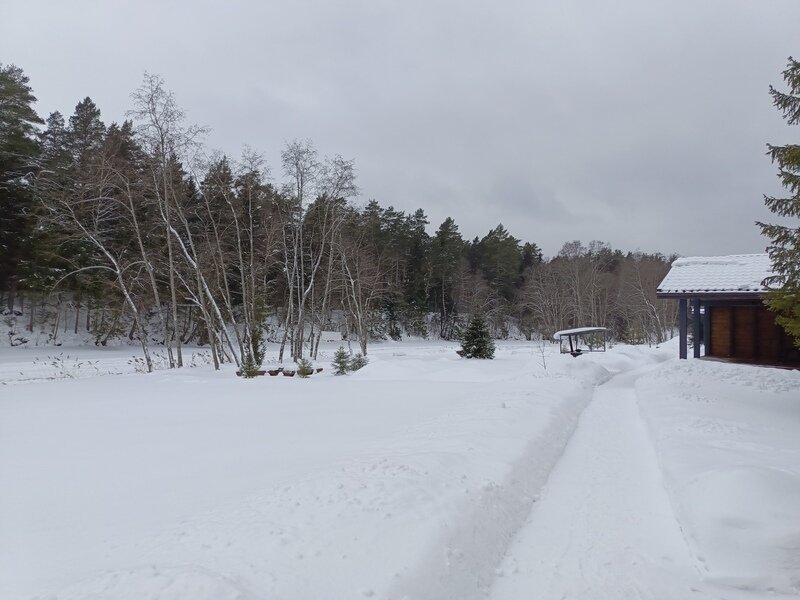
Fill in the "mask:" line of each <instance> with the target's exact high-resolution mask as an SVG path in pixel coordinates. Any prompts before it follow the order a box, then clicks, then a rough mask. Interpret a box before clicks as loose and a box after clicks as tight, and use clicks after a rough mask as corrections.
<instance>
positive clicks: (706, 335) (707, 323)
mask: <svg viewBox="0 0 800 600" xmlns="http://www.w3.org/2000/svg"><path fill="white" fill-rule="evenodd" d="M711 310H712V309H711V307H710V306H708V305H706V314H705V315H703V345H705V348H706V352H705V355H706V356H711V353H712V352H713V351H714V350H713V349H712V348H711Z"/></svg>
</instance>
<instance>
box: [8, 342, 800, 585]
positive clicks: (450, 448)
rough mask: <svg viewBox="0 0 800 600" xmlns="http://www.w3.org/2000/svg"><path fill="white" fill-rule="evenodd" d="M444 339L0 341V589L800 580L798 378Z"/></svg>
mask: <svg viewBox="0 0 800 600" xmlns="http://www.w3.org/2000/svg"><path fill="white" fill-rule="evenodd" d="M454 350H455V346H454V345H450V344H444V343H435V342H402V343H387V344H381V345H375V346H374V347H373V348H371V350H370V364H369V365H368V366H367V367H365V368H364V369H362V370H361V371H359V372H357V373H355V374H352V375H350V376H347V377H333V376H332V375H331V374H330V373H329V371H330V368H329V366H328V364H327V363H328V361H329V360H330V355H331V354H332V351H333V348H327V349H326V350H325V355H326V356H325V360H323V361H321V366H325V367H326V371H325V372H323V373H321V374H318V375H314V376H313V377H311V378H309V379H307V380H301V379H298V378H287V377H280V376H279V377H275V378H272V377H263V378H258V379H255V380H241V379H239V378H237V377H235V376H234V375H233V372H232V369H231V368H230V367H229V368H227V369H225V370H223V371H221V372H214V371H213V370H212V369H211V368H210V366H208V365H207V364H204V358H203V357H202V354H201V351H200V350H195V351H194V352H195V353H196V356H197V358H196V360H195V364H196V367H195V368H191V369H183V370H179V371H159V372H156V373H153V374H149V375H146V374H138V373H135V370H136V364H135V361H131V357H132V356H133V355H134V354H135V352H136V350H135V348H126V347H122V348H113V349H112V348H108V349H106V348H101V349H94V348H92V349H91V350H84V349H74V348H72V349H63V348H59V349H58V351H57V352H54V351H53V349H49V350H48V349H41V348H39V349H37V348H29V349H16V348H15V349H8V350H2V351H0V361H1V362H0V382H2V383H3V384H4V385H0V598H2V599H3V600H5V599H9V600H16V599H20V600H28V599H33V598H36V599H40V600H77V599H87V600H88V599H91V600H100V599H103V600H129V599H130V600H133V599H137V600H139V599H143V598H148V599H154V600H155V599H157V600H216V599H220V600H228V599H231V600H232V599H242V600H268V599H287V600H288V599H293V600H295V599H297V600H302V599H312V598H313V599H319V598H335V599H339V598H342V599H344V598H369V597H373V598H381V599H392V600H401V599H404V598H405V599H408V600H412V599H420V600H423V599H431V600H433V599H444V598H452V599H454V600H456V599H457V600H470V599H479V598H494V599H496V600H501V599H511V598H515V599H524V598H542V599H545V600H547V599H550V598H553V599H558V598H607V599H609V600H610V599H624V598H690V597H691V598H703V599H705V598H761V597H770V598H774V597H776V596H780V595H784V596H791V595H797V594H798V593H800V374H798V373H797V372H793V371H781V370H776V369H757V368H754V367H746V366H737V365H726V364H718V363H711V362H705V361H683V362H681V363H679V362H678V361H677V360H675V359H674V355H675V354H676V352H675V349H674V348H673V347H671V346H670V347H666V348H662V349H649V348H646V347H645V348H639V347H629V346H617V347H615V348H613V349H611V350H610V351H609V352H608V353H606V354H593V355H585V356H581V357H579V358H577V359H575V358H572V357H570V356H568V355H563V356H560V355H557V354H553V353H552V351H553V349H551V348H548V349H547V350H548V354H547V356H546V357H545V358H544V361H543V358H542V356H541V354H540V352H539V349H538V348H537V347H536V346H535V345H533V344H530V343H528V344H526V343H522V342H516V343H505V344H504V343H501V344H500V345H499V348H498V353H497V357H496V359H495V360H493V361H475V360H472V361H470V360H465V359H460V358H458V357H457V356H456V354H455V352H454ZM62 353H63V356H61V357H58V358H56V359H53V357H54V355H58V354H62ZM190 353H191V351H190ZM47 356H50V357H51V359H50V360H49V361H48V360H47V359H46V357H47ZM66 356H69V358H68V359H67V358H65V357H66ZM543 362H544V364H543ZM53 363H55V364H53ZM545 365H546V368H545ZM743 588H744V589H743Z"/></svg>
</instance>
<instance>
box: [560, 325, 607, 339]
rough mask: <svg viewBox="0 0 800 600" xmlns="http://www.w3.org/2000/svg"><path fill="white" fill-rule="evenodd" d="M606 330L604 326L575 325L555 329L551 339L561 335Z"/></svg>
mask: <svg viewBox="0 0 800 600" xmlns="http://www.w3.org/2000/svg"><path fill="white" fill-rule="evenodd" d="M603 331H606V328H605V327H576V328H575V329H563V330H561V331H556V332H555V333H554V334H553V339H554V340H557V339H559V338H561V337H564V336H567V335H582V334H589V333H601V332H603Z"/></svg>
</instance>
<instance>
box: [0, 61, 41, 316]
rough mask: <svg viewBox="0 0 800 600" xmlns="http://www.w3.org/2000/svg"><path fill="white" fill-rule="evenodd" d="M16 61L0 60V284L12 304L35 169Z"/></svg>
mask: <svg viewBox="0 0 800 600" xmlns="http://www.w3.org/2000/svg"><path fill="white" fill-rule="evenodd" d="M28 81H29V80H28V77H26V76H25V74H24V73H23V72H22V69H20V68H19V67H17V66H14V65H5V66H4V65H2V64H0V289H2V290H6V291H8V292H9V294H8V308H12V307H13V303H14V294H15V290H16V287H17V282H18V279H19V272H18V268H19V264H20V262H21V261H27V260H28V259H29V258H30V256H32V255H33V254H34V251H35V248H34V244H33V240H32V236H33V232H34V229H35V219H34V217H33V210H32V208H33V193H32V192H33V187H32V185H31V183H32V175H33V174H34V173H35V172H36V169H37V157H38V154H39V143H38V140H37V129H36V126H37V125H40V124H42V122H43V121H42V119H41V118H40V117H39V115H37V114H36V111H35V110H34V109H33V104H34V103H35V102H36V97H35V96H34V95H33V90H32V89H31V87H30V86H29V85H28Z"/></svg>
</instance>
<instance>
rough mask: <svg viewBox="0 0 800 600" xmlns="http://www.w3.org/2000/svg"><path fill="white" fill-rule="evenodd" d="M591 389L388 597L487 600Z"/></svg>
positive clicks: (564, 409)
mask: <svg viewBox="0 0 800 600" xmlns="http://www.w3.org/2000/svg"><path fill="white" fill-rule="evenodd" d="M592 391H593V389H592V388H585V389H582V390H581V391H580V392H578V393H574V394H572V395H571V396H569V397H568V398H566V399H565V400H564V401H563V402H562V403H561V405H560V406H559V409H558V412H557V414H556V415H554V416H553V418H552V420H551V422H550V423H549V424H548V425H547V426H546V428H545V429H544V430H543V431H540V433H539V435H538V436H537V438H536V439H534V440H533V441H532V442H531V443H530V444H529V445H528V447H527V448H526V451H525V453H524V454H523V455H522V456H521V457H520V458H519V459H517V460H516V461H515V462H514V464H513V465H512V468H511V470H510V473H509V475H508V477H507V478H506V479H505V481H503V482H502V483H501V484H487V485H484V487H483V489H482V490H481V493H480V494H479V495H477V496H476V495H473V497H472V498H471V499H470V500H468V501H467V503H466V505H465V506H464V507H463V508H462V509H461V511H460V515H461V516H460V517H459V518H458V519H457V521H456V522H454V523H453V524H452V525H449V526H448V527H447V529H446V531H445V533H444V534H443V536H442V538H441V540H440V541H439V542H438V543H435V544H434V545H433V546H432V549H431V551H429V552H427V554H425V555H423V556H424V557H423V559H422V561H421V562H420V564H419V565H418V567H417V568H416V569H412V571H411V572H410V573H408V574H407V575H406V576H405V577H404V578H403V579H402V580H401V581H399V582H398V584H397V585H396V586H395V587H394V589H393V590H392V591H391V593H390V594H389V595H388V596H387V598H388V599H391V600H395V599H396V600H428V599H431V600H433V599H437V600H440V599H444V598H452V599H454V600H456V599H457V600H477V599H480V598H485V597H486V596H487V594H488V593H489V591H490V588H491V585H492V582H493V580H494V577H495V568H496V567H497V565H498V564H499V562H500V561H501V560H502V559H503V556H504V555H505V552H506V549H507V548H508V546H509V544H510V543H511V541H512V540H513V539H514V536H515V534H516V533H517V531H518V530H519V529H520V527H522V526H523V524H524V523H525V520H526V518H527V517H528V515H529V514H530V511H531V508H532V507H533V505H534V503H535V502H536V501H537V500H538V496H539V492H540V491H541V489H542V487H543V486H544V484H545V482H546V481H547V478H548V476H549V474H550V471H551V470H552V468H553V466H554V465H555V464H556V463H557V462H558V460H559V458H560V457H561V454H562V453H563V451H564V448H565V447H566V446H567V443H568V442H569V439H570V438H571V436H572V434H573V432H574V431H575V428H576V426H577V424H578V419H579V417H580V415H581V413H582V412H583V411H584V409H585V408H586V406H587V405H588V404H589V402H590V400H591V398H592Z"/></svg>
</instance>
